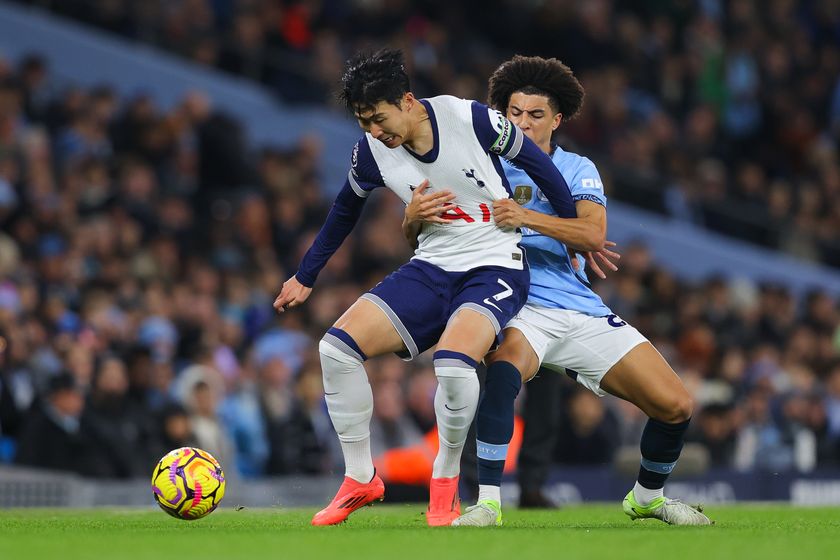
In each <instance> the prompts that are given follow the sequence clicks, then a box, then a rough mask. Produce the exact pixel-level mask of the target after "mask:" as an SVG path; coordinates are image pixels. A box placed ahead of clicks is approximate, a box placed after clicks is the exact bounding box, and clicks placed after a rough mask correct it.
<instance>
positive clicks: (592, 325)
mask: <svg viewBox="0 0 840 560" xmlns="http://www.w3.org/2000/svg"><path fill="white" fill-rule="evenodd" d="M540 320H541V321H543V329H544V330H545V331H546V332H547V333H548V334H550V335H552V338H551V339H550V341H549V342H548V343H547V344H546V347H545V351H544V353H543V360H542V366H543V367H544V368H546V369H551V370H554V371H559V372H563V373H566V375H568V376H569V377H571V378H572V379H574V380H575V381H577V382H578V383H580V384H581V385H583V386H584V387H586V388H587V389H589V390H590V391H592V392H593V393H595V394H596V395H598V396H604V395H606V391H605V389H604V388H603V387H602V381H603V379H604V377H605V376H606V374H607V372H609V371H610V369H611V368H612V367H613V366H615V364H617V363H618V362H619V361H620V360H621V358H623V357H624V356H625V355H626V354H627V353H628V352H630V351H631V350H632V349H633V348H634V347H636V346H638V345H639V344H641V343H642V342H646V339H645V337H644V336H642V335H641V334H640V333H639V331H637V330H636V329H635V328H633V327H631V326H630V325H628V324H627V323H625V322H624V321H621V320H620V319H618V318H617V317H615V316H614V315H613V316H609V317H593V316H590V315H586V314H584V313H580V312H577V311H571V310H566V309H553V310H543V311H542V312H541V314H540ZM551 323H554V324H556V325H557V326H556V327H555V326H552V324H551Z"/></svg>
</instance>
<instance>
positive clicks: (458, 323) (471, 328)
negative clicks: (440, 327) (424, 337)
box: [437, 308, 496, 362]
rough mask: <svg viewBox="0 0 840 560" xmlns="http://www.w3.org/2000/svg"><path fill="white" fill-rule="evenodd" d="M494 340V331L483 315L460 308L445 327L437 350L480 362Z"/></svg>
mask: <svg viewBox="0 0 840 560" xmlns="http://www.w3.org/2000/svg"><path fill="white" fill-rule="evenodd" d="M495 340H496V329H495V327H494V326H493V323H492V322H491V321H490V320H489V319H488V318H487V315H486V314H485V313H481V312H479V311H475V310H474V309H469V308H462V309H461V310H460V311H458V312H457V313H456V314H455V315H453V316H452V319H450V321H449V323H448V324H447V325H446V329H445V330H444V331H443V334H442V335H441V337H440V341H439V342H438V345H437V349H438V350H451V351H452V352H460V353H461V354H466V355H467V356H469V357H470V358H472V359H473V360H475V361H476V362H480V361H481V360H482V359H483V358H484V356H485V354H487V351H488V350H489V349H490V347H491V346H492V345H493V342H494V341H495Z"/></svg>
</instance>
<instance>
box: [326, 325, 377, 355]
mask: <svg viewBox="0 0 840 560" xmlns="http://www.w3.org/2000/svg"><path fill="white" fill-rule="evenodd" d="M318 353H319V354H320V355H321V360H322V361H323V360H324V358H331V359H333V360H338V361H342V362H346V361H348V360H350V361H353V362H356V361H358V362H364V361H365V360H367V356H366V355H365V353H364V352H363V351H362V349H361V348H359V345H358V344H357V343H356V341H355V340H353V337H352V336H350V335H349V334H347V333H346V332H345V331H343V330H341V329H337V328H335V327H333V328H331V329H330V330H328V331H327V333H326V334H325V335H324V336H323V337H322V338H321V341H320V342H319V343H318Z"/></svg>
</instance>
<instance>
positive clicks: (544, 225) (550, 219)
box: [522, 210, 606, 251]
mask: <svg viewBox="0 0 840 560" xmlns="http://www.w3.org/2000/svg"><path fill="white" fill-rule="evenodd" d="M522 225H523V226H525V227H527V228H530V229H532V230H534V231H537V232H539V233H541V234H543V235H546V236H548V237H551V238H552V239H556V240H557V241H560V242H561V243H563V244H565V245H566V246H567V247H569V248H570V249H574V250H576V251H601V250H603V249H604V242H605V241H606V236H605V232H604V231H603V230H602V228H600V227H598V225H596V224H593V223H592V222H589V221H587V220H583V219H581V218H558V217H557V216H550V215H548V214H543V213H541V212H535V211H533V210H526V211H525V219H524V220H523V222H522Z"/></svg>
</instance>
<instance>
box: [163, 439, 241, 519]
mask: <svg viewBox="0 0 840 560" xmlns="http://www.w3.org/2000/svg"><path fill="white" fill-rule="evenodd" d="M152 492H154V495H155V501H156V502H157V503H158V505H159V506H160V509H162V510H163V511H165V512H166V513H168V514H169V515H171V516H172V517H177V518H178V519H187V520H192V519H199V518H201V517H204V516H205V515H207V514H209V513H210V512H211V511H213V510H214V509H216V507H217V506H218V505H219V502H221V501H222V498H223V497H224V495H225V474H224V472H222V466H221V465H220V464H219V462H218V461H217V460H216V459H215V458H214V457H213V456H212V455H210V454H209V453H207V452H206V451H204V450H202V449H198V448H196V447H181V448H180V449H175V450H173V451H170V452H169V453H167V454H166V455H164V456H163V458H162V459H161V460H160V461H159V462H158V464H157V466H156V467H155V471H154V472H153V473H152Z"/></svg>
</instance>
